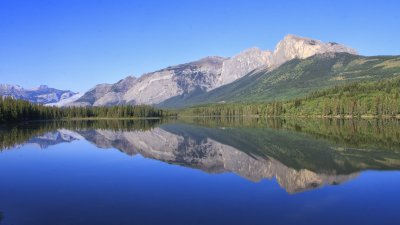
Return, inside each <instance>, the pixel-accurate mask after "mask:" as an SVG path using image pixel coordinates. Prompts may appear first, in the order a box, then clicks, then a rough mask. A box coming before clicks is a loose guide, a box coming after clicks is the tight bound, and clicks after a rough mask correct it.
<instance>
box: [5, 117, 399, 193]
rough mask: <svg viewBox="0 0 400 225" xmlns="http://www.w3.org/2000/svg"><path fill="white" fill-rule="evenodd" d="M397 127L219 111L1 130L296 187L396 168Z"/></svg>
mask: <svg viewBox="0 0 400 225" xmlns="http://www.w3.org/2000/svg"><path fill="white" fill-rule="evenodd" d="M399 128H400V125H399V122H398V121H382V120H379V121H378V120H376V121H366V120H360V121H355V120H294V121H285V120H258V119H252V120H243V119H237V120H224V119H222V118H219V119H214V120H210V119H196V120H191V121H185V122H178V121H173V122H171V121H170V122H167V123H162V122H161V123H160V121H145V120H142V121H91V122H88V121H85V122H78V121H72V122H71V121H70V122H63V123H53V124H49V123H47V124H36V125H33V124H26V125H19V126H16V127H11V128H7V129H3V131H2V132H1V134H2V135H0V136H2V137H1V140H2V146H3V149H5V148H11V149H13V148H15V144H16V145H20V144H22V143H23V142H24V143H25V144H35V145H38V146H39V147H41V148H47V147H49V146H51V145H57V144H60V143H68V142H73V141H77V140H86V141H88V142H90V143H93V144H94V145H96V146H97V147H98V148H105V149H107V148H115V149H118V150H120V151H121V152H123V153H125V154H128V155H136V154H140V155H142V156H144V157H147V158H151V159H156V160H159V161H163V162H167V163H170V164H177V165H182V166H184V167H190V168H196V169H200V170H202V171H205V172H207V173H224V172H233V173H235V174H238V175H239V176H241V177H243V178H245V179H248V180H250V181H254V182H258V181H260V180H262V179H273V178H275V179H276V180H277V182H278V183H279V185H280V186H281V187H282V188H284V189H285V190H286V191H287V192H289V193H298V192H302V191H306V190H311V189H314V188H318V187H321V186H323V185H337V184H341V183H343V182H345V181H348V180H351V179H354V178H356V177H357V176H358V174H359V173H360V172H361V171H363V170H369V169H374V170H398V169H399V168H400V134H399V132H400V129H399ZM7 131H8V132H7ZM24 139H25V140H24ZM12 140H15V143H13V141H12ZM13 144H14V145H13ZM12 146H14V147H12Z"/></svg>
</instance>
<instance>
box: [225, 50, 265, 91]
mask: <svg viewBox="0 0 400 225" xmlns="http://www.w3.org/2000/svg"><path fill="white" fill-rule="evenodd" d="M271 58H272V52H271V51H262V50H261V49H258V48H250V49H247V50H245V51H243V52H241V53H240V54H238V55H236V56H233V57H232V58H230V59H227V60H225V61H224V63H223V65H222V73H221V76H220V77H219V78H218V81H219V82H218V84H219V85H218V86H222V85H225V84H229V83H231V82H233V81H235V80H237V79H239V78H241V77H243V76H244V75H246V74H248V73H250V72H251V71H253V70H255V69H257V68H260V67H269V66H270V62H271Z"/></svg>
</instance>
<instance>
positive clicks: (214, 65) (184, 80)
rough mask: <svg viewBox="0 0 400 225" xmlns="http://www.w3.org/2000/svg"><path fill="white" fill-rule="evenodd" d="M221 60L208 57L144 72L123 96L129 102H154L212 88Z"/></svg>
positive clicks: (218, 72) (219, 72)
mask: <svg viewBox="0 0 400 225" xmlns="http://www.w3.org/2000/svg"><path fill="white" fill-rule="evenodd" d="M224 60H225V59H224V58H221V57H207V58H204V59H201V60H199V61H195V62H191V63H187V64H182V65H178V66H173V67H168V68H165V69H163V70H160V71H156V72H154V73H148V74H145V75H143V76H142V77H140V78H139V79H138V81H137V82H136V83H135V85H133V87H132V88H131V89H130V90H128V91H127V92H126V93H125V94H124V96H123V99H124V101H125V102H127V103H130V104H157V103H160V102H162V101H164V100H166V99H168V98H171V97H174V96H177V95H182V94H188V93H190V92H193V91H195V90H200V91H208V90H211V89H213V88H215V87H216V86H217V79H218V77H219V76H220V75H221V68H222V63H223V61H224Z"/></svg>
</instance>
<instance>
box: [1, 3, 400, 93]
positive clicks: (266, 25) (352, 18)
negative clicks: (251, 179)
mask: <svg viewBox="0 0 400 225" xmlns="http://www.w3.org/2000/svg"><path fill="white" fill-rule="evenodd" d="M399 10H400V3H398V2H396V1H374V2H373V1H361V0H360V1H349V0H347V1H311V0H309V1H266V0H264V1H256V0H254V1H252V0H247V1H245V0H243V1H239V0H237V1H235V0H230V1H222V0H221V1H216V0H212V1H211V0H199V1H189V0H187V1H183V0H181V1H178V0H177V1H172V0H171V1H166V0H165V1H151V0H146V1H133V0H131V1H118V0H113V1H112V0H109V1H100V0H97V1H85V0H54V1H46V0H41V1H33V0H32V1H18V0H0V83H10V84H19V85H22V86H25V87H34V86H38V85H40V84H47V85H50V86H52V87H56V88H60V89H71V90H75V91H85V90H87V89H89V88H91V87H93V86H94V85H96V84H98V83H113V82H116V81H118V80H120V79H122V78H124V77H126V76H128V75H134V76H140V75H141V74H143V73H145V72H151V71H154V70H157V69H161V68H164V67H166V66H169V65H175V64H179V63H185V62H189V61H193V60H196V59H199V58H202V57H205V56H208V55H219V56H231V55H234V54H237V53H239V52H240V51H242V50H244V49H246V48H249V47H253V46H257V47H260V48H262V49H273V48H274V47H275V44H276V43H277V42H278V41H279V40H280V39H282V38H283V36H285V35H286V34H289V33H292V34H296V35H300V36H306V37H311V38H316V39H320V40H323V41H335V42H339V43H343V44H345V45H348V46H351V47H354V48H356V49H357V50H358V51H359V52H360V54H363V55H399V54H400V44H399V40H400V39H399V37H400V29H399V28H400V13H399Z"/></svg>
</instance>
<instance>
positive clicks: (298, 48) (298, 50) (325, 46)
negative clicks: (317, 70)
mask: <svg viewBox="0 0 400 225" xmlns="http://www.w3.org/2000/svg"><path fill="white" fill-rule="evenodd" d="M327 52H346V53H350V54H357V51H356V50H355V49H352V48H349V47H346V46H344V45H341V44H338V43H335V42H327V43H324V42H322V41H319V40H314V39H310V38H305V37H299V36H295V35H292V34H289V35H287V36H285V38H284V39H283V40H281V41H280V42H279V43H278V45H277V46H276V48H275V50H274V53H273V56H272V57H271V61H270V66H271V67H273V68H276V67H278V66H280V65H281V64H283V63H285V62H287V61H289V60H291V59H294V58H299V59H305V58H308V57H310V56H313V55H316V54H323V53H327Z"/></svg>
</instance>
